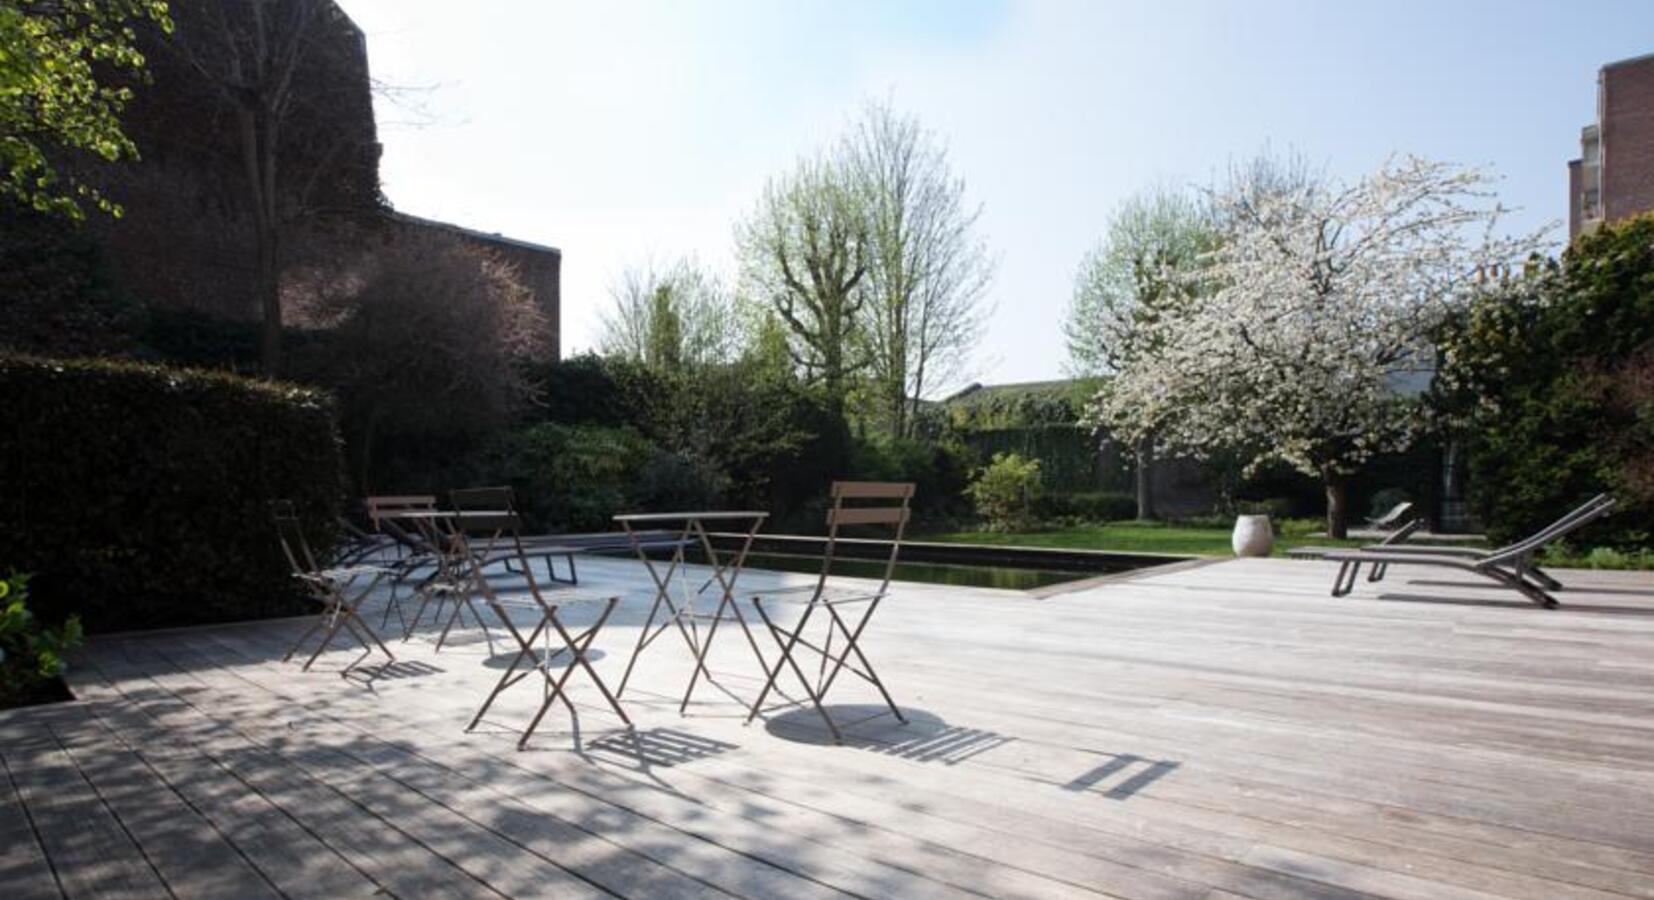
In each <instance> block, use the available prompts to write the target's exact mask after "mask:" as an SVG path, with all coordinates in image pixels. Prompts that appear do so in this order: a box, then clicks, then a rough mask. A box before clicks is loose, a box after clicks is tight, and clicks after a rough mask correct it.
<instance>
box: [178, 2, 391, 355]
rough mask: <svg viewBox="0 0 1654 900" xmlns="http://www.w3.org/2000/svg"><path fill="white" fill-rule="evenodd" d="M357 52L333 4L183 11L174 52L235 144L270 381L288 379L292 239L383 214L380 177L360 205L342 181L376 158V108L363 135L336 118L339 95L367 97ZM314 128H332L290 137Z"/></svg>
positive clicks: (356, 39) (219, 5)
mask: <svg viewBox="0 0 1654 900" xmlns="http://www.w3.org/2000/svg"><path fill="white" fill-rule="evenodd" d="M360 41H361V36H360V34H359V33H358V32H357V31H356V30H355V26H354V25H352V24H351V23H350V21H349V20H348V19H347V18H345V16H344V14H343V13H342V12H341V11H340V10H339V8H338V7H337V6H336V5H335V4H334V2H333V0H212V2H204V3H192V4H188V5H187V7H184V8H181V9H180V10H179V27H178V29H177V31H176V33H175V34H174V36H173V39H172V40H171V41H169V42H167V44H166V46H167V48H168V49H169V50H170V51H172V52H173V53H174V54H175V56H176V58H177V59H178V60H180V61H181V62H182V63H183V65H184V66H185V67H186V68H187V70H188V71H190V72H193V74H194V75H195V77H196V78H197V79H199V81H200V82H201V83H202V84H204V85H205V86H206V87H207V88H208V90H209V92H210V93H211V95H212V96H214V97H215V98H216V100H217V102H218V104H219V106H220V107H221V108H222V109H223V110H224V111H225V112H226V116H227V118H228V120H229V121H230V122H231V123H232V128H233V140H232V141H230V142H229V144H230V146H233V148H234V150H233V152H234V154H235V156H236V162H237V163H238V164H239V167H240V170H241V182H242V185H241V187H242V191H243V194H242V196H243V198H244V203H243V204H241V205H242V207H243V210H244V212H245V215H246V217H247V219H248V221H249V223H250V226H251V232H252V256H253V273H254V274H253V278H254V294H255V297H256V302H257V306H258V309H259V315H260V318H261V321H262V337H261V341H260V358H261V365H262V368H263V369H264V371H265V372H266V374H276V373H278V372H279V371H280V369H281V356H282V353H281V351H282V347H281V337H282V306H281V269H282V253H283V250H284V246H283V244H284V238H285V237H286V236H287V234H288V232H289V230H290V229H291V228H292V227H293V226H294V225H295V223H296V222H298V221H299V220H302V219H305V218H308V217H311V216H314V215H316V214H317V213H318V212H319V211H322V210H327V209H334V210H342V209H360V208H362V207H366V206H372V205H375V204H377V203H378V196H377V191H378V185H377V175H376V174H374V175H373V176H371V177H369V178H367V179H357V180H359V181H364V180H365V181H367V182H368V183H369V184H368V186H367V188H366V189H365V190H366V191H367V192H369V193H371V195H372V196H367V197H358V196H352V194H353V193H361V192H363V189H361V188H358V187H357V186H356V185H353V184H348V183H347V180H345V179H340V178H336V177H334V176H335V175H337V173H338V172H339V171H340V170H341V169H344V168H350V167H353V166H354V167H358V168H359V167H360V165H359V164H361V163H363V162H366V163H367V164H368V165H372V164H373V163H374V161H376V159H377V146H376V144H375V137H374V134H373V127H372V121H373V120H372V113H371V109H369V110H368V111H367V112H366V119H365V128H364V127H358V126H361V125H362V124H363V123H362V122H360V121H358V120H360V119H362V116H361V115H360V113H359V112H357V113H356V114H354V115H349V116H343V115H339V114H338V112H337V110H328V109H327V107H329V105H330V104H328V103H327V102H326V101H327V99H328V98H327V96H326V95H327V94H328V93H329V91H330V90H337V91H340V92H349V93H351V94H352V95H357V94H360V95H361V96H362V97H366V96H367V93H366V92H367V90H368V82H367V78H368V74H367V72H366V70H365V68H364V69H363V70H362V71H354V70H353V69H352V68H351V66H352V65H353V61H354V59H355V58H356V57H357V56H359V55H360V49H359V48H360ZM341 63H342V64H341ZM362 63H363V65H364V66H365V59H363V60H362ZM327 80H332V81H333V82H334V85H332V86H330V85H328V84H326V83H325V82H326V81H327ZM357 102H358V103H359V101H357ZM318 109H321V110H322V111H321V112H320V113H318ZM307 117H308V118H310V119H316V120H325V121H326V123H327V125H328V126H330V127H327V128H316V127H309V126H312V125H314V124H315V123H314V122H310V123H307V127H306V128H304V129H303V130H302V133H299V134H290V133H289V132H290V131H293V128H292V126H293V125H294V124H295V121H296V120H299V119H305V118H307ZM347 119H348V121H347Z"/></svg>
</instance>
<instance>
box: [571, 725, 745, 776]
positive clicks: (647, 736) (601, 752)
mask: <svg viewBox="0 0 1654 900" xmlns="http://www.w3.org/2000/svg"><path fill="white" fill-rule="evenodd" d="M739 746H740V745H738V744H731V743H728V742H726V741H719V740H714V739H712V738H709V737H703V736H701V735H698V734H691V733H690V732H687V731H679V730H678V729H676V728H647V729H637V730H635V731H622V732H615V733H612V734H606V735H604V736H602V737H600V738H597V739H595V740H592V741H588V742H586V745H585V749H586V752H587V753H590V754H591V755H593V756H596V757H599V758H602V759H605V760H609V761H611V762H620V763H625V764H628V765H630V764H635V763H642V764H644V765H646V766H652V767H658V768H662V769H669V768H671V767H673V766H681V765H683V764H685V763H692V762H695V761H696V760H701V759H710V758H711V757H714V756H717V755H719V754H721V753H727V752H728V751H730V750H735V749H737V748H738V747H739Z"/></svg>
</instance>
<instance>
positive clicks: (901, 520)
mask: <svg viewBox="0 0 1654 900" xmlns="http://www.w3.org/2000/svg"><path fill="white" fill-rule="evenodd" d="M907 517H908V508H907V507H905V506H848V507H844V508H842V509H841V508H838V507H834V508H833V509H829V510H827V524H828V525H900V524H905V523H906V522H907Z"/></svg>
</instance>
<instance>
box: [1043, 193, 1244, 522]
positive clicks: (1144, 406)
mask: <svg viewBox="0 0 1654 900" xmlns="http://www.w3.org/2000/svg"><path fill="white" fill-rule="evenodd" d="M1212 236H1213V235H1212V224H1211V221H1210V218H1209V217H1208V216H1207V215H1206V212H1205V210H1203V209H1202V208H1201V206H1200V204H1199V203H1197V202H1195V200H1194V199H1193V198H1191V197H1190V196H1189V194H1188V193H1186V192H1184V191H1180V190H1174V189H1171V188H1165V187H1160V188H1153V189H1150V190H1148V191H1145V192H1144V193H1141V194H1138V195H1136V196H1133V197H1131V198H1129V199H1127V200H1126V201H1125V202H1124V203H1122V204H1121V205H1120V207H1119V208H1118V209H1117V210H1115V212H1114V215H1113V216H1112V217H1111V218H1110V220H1109V224H1108V231H1107V232H1106V233H1105V234H1104V236H1103V239H1102V241H1101V242H1100V243H1099V244H1098V245H1097V247H1096V248H1095V249H1093V250H1092V251H1091V252H1089V253H1087V254H1086V256H1085V259H1084V260H1083V261H1081V263H1080V271H1079V273H1078V275H1077V276H1076V277H1075V279H1074V299H1073V302H1072V303H1071V304H1070V305H1069V308H1068V315H1067V318H1066V319H1065V320H1064V321H1063V333H1064V334H1065V335H1066V336H1067V338H1068V361H1069V369H1070V370H1071V371H1072V372H1074V374H1076V375H1079V376H1081V377H1090V378H1102V379H1105V380H1104V381H1103V386H1102V390H1104V391H1107V390H1109V389H1110V382H1109V381H1108V380H1106V379H1109V378H1111V377H1112V376H1114V375H1115V374H1117V373H1119V372H1123V371H1128V370H1131V369H1134V368H1138V367H1149V368H1152V367H1153V366H1154V363H1153V357H1154V356H1155V355H1156V354H1158V353H1159V352H1160V350H1161V346H1160V341H1161V338H1162V337H1163V335H1162V334H1161V333H1160V331H1159V330H1158V329H1157V328H1156V327H1155V326H1156V323H1157V322H1158V321H1159V320H1160V319H1161V318H1162V317H1163V316H1167V315H1174V316H1175V315H1177V314H1178V307H1180V306H1182V305H1185V304H1189V303H1193V302H1197V298H1196V297H1195V295H1194V291H1193V290H1192V288H1194V287H1195V285H1196V282H1195V280H1194V279H1193V278H1190V277H1189V276H1190V275H1191V274H1192V273H1193V272H1194V271H1195V269H1196V267H1197V266H1198V265H1199V264H1200V262H1201V259H1202V256H1203V254H1205V253H1206V252H1207V251H1208V250H1210V249H1211V247H1212ZM1137 399H1138V400H1139V401H1141V400H1142V399H1143V398H1141V397H1139V398H1137ZM1090 411H1091V413H1092V415H1091V416H1090V424H1091V425H1093V426H1101V427H1102V428H1104V429H1106V431H1107V433H1108V435H1109V436H1110V437H1111V438H1112V439H1113V440H1115V441H1118V442H1119V443H1121V444H1123V445H1124V446H1126V447H1128V448H1130V449H1131V451H1132V452H1133V454H1134V455H1135V458H1136V465H1135V469H1136V475H1137V518H1139V519H1153V518H1155V504H1154V444H1155V432H1156V431H1157V430H1158V429H1160V428H1161V426H1162V423H1163V420H1164V419H1165V418H1166V417H1167V416H1169V415H1171V414H1173V413H1175V412H1176V411H1177V410H1176V408H1175V407H1172V406H1168V405H1166V404H1164V403H1142V402H1137V403H1131V404H1094V405H1093V406H1092V407H1091V410H1090Z"/></svg>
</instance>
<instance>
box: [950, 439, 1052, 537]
mask: <svg viewBox="0 0 1654 900" xmlns="http://www.w3.org/2000/svg"><path fill="white" fill-rule="evenodd" d="M1041 493H1042V488H1041V485H1040V466H1039V460H1037V459H1024V458H1023V457H1021V456H1019V455H1017V454H1015V453H995V454H994V458H993V462H991V463H989V464H988V465H986V466H984V467H983V468H982V469H981V470H979V471H978V472H977V476H976V480H975V481H972V482H971V484H970V486H969V487H967V488H965V495H966V496H968V497H969V498H970V499H971V503H972V504H973V505H974V506H975V507H976V513H977V515H979V516H981V517H982V522H983V525H984V526H985V527H987V529H988V530H990V531H1022V530H1025V529H1028V528H1031V527H1033V525H1034V524H1035V517H1034V504H1035V503H1036V502H1037V501H1038V500H1039V497H1040V494H1041Z"/></svg>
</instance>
